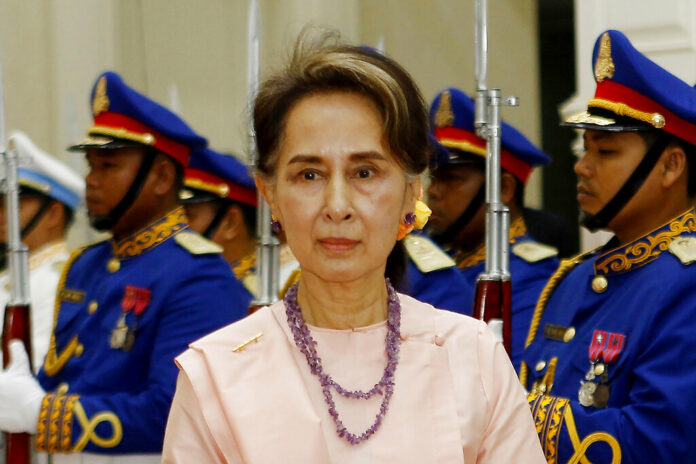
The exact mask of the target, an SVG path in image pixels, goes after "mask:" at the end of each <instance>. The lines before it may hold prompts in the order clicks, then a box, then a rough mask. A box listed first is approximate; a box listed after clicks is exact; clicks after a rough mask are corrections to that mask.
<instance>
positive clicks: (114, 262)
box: [106, 258, 121, 274]
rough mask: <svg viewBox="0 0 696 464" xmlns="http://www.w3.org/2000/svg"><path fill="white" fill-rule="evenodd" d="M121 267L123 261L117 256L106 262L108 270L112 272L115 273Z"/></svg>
mask: <svg viewBox="0 0 696 464" xmlns="http://www.w3.org/2000/svg"><path fill="white" fill-rule="evenodd" d="M119 269H121V261H119V260H118V259H116V258H111V259H110V260H109V262H108V263H106V270H107V271H109V272H110V273H112V274H113V273H114V272H116V271H118V270H119Z"/></svg>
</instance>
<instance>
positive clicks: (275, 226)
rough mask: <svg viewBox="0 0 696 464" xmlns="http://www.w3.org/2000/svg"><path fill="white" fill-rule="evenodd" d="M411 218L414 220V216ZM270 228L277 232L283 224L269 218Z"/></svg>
mask: <svg viewBox="0 0 696 464" xmlns="http://www.w3.org/2000/svg"><path fill="white" fill-rule="evenodd" d="M413 218H414V220H415V216H414V217H413ZM271 230H273V232H274V233H276V234H279V233H281V232H282V231H283V226H282V225H281V224H280V222H279V221H277V220H275V219H271Z"/></svg>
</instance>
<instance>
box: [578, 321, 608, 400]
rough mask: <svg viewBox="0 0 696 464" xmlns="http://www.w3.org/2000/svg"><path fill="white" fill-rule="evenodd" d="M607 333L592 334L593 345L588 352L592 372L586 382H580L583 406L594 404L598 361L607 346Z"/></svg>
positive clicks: (587, 375)
mask: <svg viewBox="0 0 696 464" xmlns="http://www.w3.org/2000/svg"><path fill="white" fill-rule="evenodd" d="M606 340H607V332H606V331H604V330H595V331H594V334H592V343H591V344H590V348H589V350H588V352H589V356H590V370H588V371H587V374H585V380H584V381H583V380H581V381H580V389H579V390H578V401H579V402H580V404H581V405H583V406H586V407H587V406H592V405H593V404H594V394H595V391H596V390H597V383H596V382H595V381H594V379H595V377H596V375H595V367H596V365H597V361H599V358H600V357H601V356H602V351H604V346H605V345H606Z"/></svg>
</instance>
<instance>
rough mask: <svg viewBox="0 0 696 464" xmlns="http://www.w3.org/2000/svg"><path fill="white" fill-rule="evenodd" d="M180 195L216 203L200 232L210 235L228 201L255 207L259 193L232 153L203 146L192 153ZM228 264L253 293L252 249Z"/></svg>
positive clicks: (187, 199) (183, 200) (183, 198)
mask: <svg viewBox="0 0 696 464" xmlns="http://www.w3.org/2000/svg"><path fill="white" fill-rule="evenodd" d="M179 199H180V200H181V203H183V204H184V205H186V204H195V203H207V202H210V203H213V204H217V205H218V209H217V212H216V214H215V217H214V218H213V220H212V222H211V224H209V225H208V227H207V230H205V231H203V232H202V233H203V235H204V236H206V237H208V238H211V237H212V236H213V235H215V229H216V228H217V227H218V225H219V223H220V221H221V220H222V218H223V217H224V215H225V213H226V212H227V207H228V206H229V205H231V204H233V203H241V204H244V205H248V206H251V207H253V208H256V205H257V202H258V195H257V193H256V185H255V184H254V179H252V178H251V176H250V175H249V173H248V170H247V167H246V166H245V165H244V164H242V163H241V162H240V161H239V160H238V159H237V158H235V157H234V156H232V155H225V154H222V153H218V152H216V151H214V150H212V149H211V148H205V149H203V150H198V151H195V152H193V153H192V154H191V159H190V161H189V165H188V166H187V167H186V171H185V173H184V188H183V189H182V191H181V193H180V194H179ZM231 264H232V270H233V272H234V275H235V277H237V279H239V280H240V281H241V282H242V283H243V284H244V287H245V288H246V289H247V291H248V292H249V296H250V298H251V296H252V295H253V294H254V293H256V253H255V251H254V252H252V253H250V254H249V255H247V256H245V257H243V258H242V259H240V260H239V261H238V262H236V263H231Z"/></svg>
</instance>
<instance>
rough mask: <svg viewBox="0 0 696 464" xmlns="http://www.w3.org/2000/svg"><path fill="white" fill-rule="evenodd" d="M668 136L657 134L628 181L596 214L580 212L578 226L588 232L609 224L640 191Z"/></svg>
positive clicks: (668, 138)
mask: <svg viewBox="0 0 696 464" xmlns="http://www.w3.org/2000/svg"><path fill="white" fill-rule="evenodd" d="M669 141H670V136H669V135H668V134H667V133H664V132H659V133H658V135H657V138H656V139H655V141H654V142H653V144H652V146H651V147H650V148H649V149H648V151H647V152H646V153H645V156H643V159H642V160H641V161H640V163H639V164H638V166H637V167H636V169H635V170H634V171H633V173H631V175H630V176H629V178H628V180H626V182H625V183H624V184H623V186H621V188H620V189H619V191H618V192H616V195H614V197H613V198H612V199H611V200H609V201H608V202H607V204H606V205H604V208H602V209H601V211H599V212H598V213H597V214H590V213H587V212H586V211H580V224H582V225H583V226H585V227H586V228H587V229H588V230H589V231H590V232H595V231H597V230H599V229H605V228H606V227H607V226H608V225H609V223H610V222H611V221H612V219H614V217H616V215H617V214H619V211H621V210H622V209H623V207H624V206H626V204H627V203H628V202H629V201H630V200H631V198H633V195H635V193H636V192H637V191H638V189H640V187H641V185H643V182H645V179H647V178H648V175H649V174H650V172H651V171H652V170H653V168H654V167H655V164H657V160H659V159H660V155H662V152H663V151H664V150H665V148H667V144H668V143H669Z"/></svg>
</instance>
